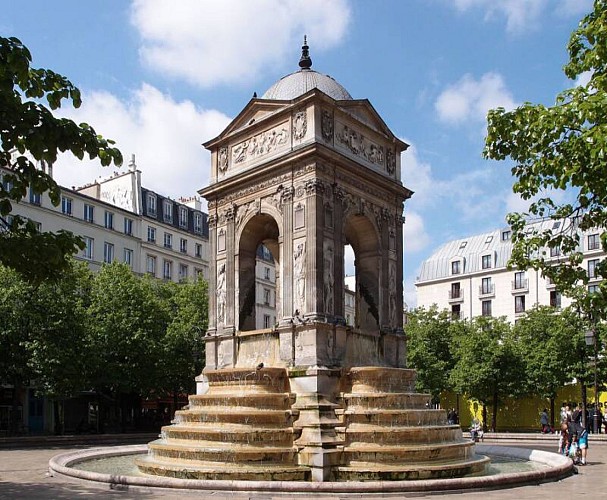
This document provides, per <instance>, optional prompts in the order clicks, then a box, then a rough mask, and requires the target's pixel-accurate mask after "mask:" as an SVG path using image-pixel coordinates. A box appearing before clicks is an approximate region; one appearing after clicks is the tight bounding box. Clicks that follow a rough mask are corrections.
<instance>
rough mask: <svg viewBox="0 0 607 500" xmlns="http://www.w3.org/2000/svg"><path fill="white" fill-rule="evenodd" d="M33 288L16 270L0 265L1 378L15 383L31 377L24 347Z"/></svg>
mask: <svg viewBox="0 0 607 500" xmlns="http://www.w3.org/2000/svg"><path fill="white" fill-rule="evenodd" d="M32 291H33V288H32V286H31V285H29V284H27V283H25V282H24V281H23V280H22V279H21V276H20V275H19V274H18V273H17V272H16V271H14V270H12V269H8V268H6V267H3V266H0V381H7V382H9V383H11V384H14V385H16V384H17V383H24V382H26V381H28V380H29V379H30V378H31V376H32V371H31V369H30V366H29V363H28V358H29V352H28V350H27V343H28V340H29V338H30V336H31V332H32V327H31V322H30V318H29V314H28V304H29V303H30V297H31V295H32Z"/></svg>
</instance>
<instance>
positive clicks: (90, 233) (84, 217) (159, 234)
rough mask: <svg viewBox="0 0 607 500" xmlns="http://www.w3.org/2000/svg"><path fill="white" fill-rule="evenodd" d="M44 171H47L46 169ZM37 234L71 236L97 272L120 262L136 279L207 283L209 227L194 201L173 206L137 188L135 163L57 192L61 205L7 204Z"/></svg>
mask: <svg viewBox="0 0 607 500" xmlns="http://www.w3.org/2000/svg"><path fill="white" fill-rule="evenodd" d="M49 172H50V170H49ZM13 214H15V215H20V216H22V217H26V218H28V219H30V220H33V221H34V222H36V223H37V224H38V225H39V228H40V230H41V231H52V232H55V231H58V230H60V229H63V230H67V231H71V232H73V233H74V234H76V235H78V236H81V237H82V238H83V239H84V242H85V245H86V247H85V249H84V250H83V251H82V252H80V253H79V254H77V255H76V256H75V257H76V258H77V259H79V260H84V261H86V262H88V263H89V265H90V267H91V269H93V270H98V269H99V268H100V267H101V266H102V265H103V264H104V263H110V262H113V261H119V262H125V263H126V264H128V265H129V266H130V267H131V269H133V271H134V272H135V273H137V274H140V275H141V274H146V273H147V274H151V275H153V276H155V277H157V278H161V279H167V280H173V281H180V280H183V279H188V278H190V279H193V278H195V277H197V276H199V275H202V276H203V277H205V278H207V279H208V269H209V265H208V247H209V226H208V217H207V214H205V213H203V212H202V209H201V203H200V200H199V199H198V198H196V197H192V198H181V199H179V200H178V201H175V200H172V199H170V198H168V197H166V196H163V195H160V194H158V193H155V192H153V191H151V190H149V189H146V188H144V187H142V186H141V171H140V170H138V169H137V166H136V164H135V158H134V156H133V158H132V159H131V162H130V164H129V167H128V169H126V170H125V171H122V172H115V173H114V174H112V175H111V176H109V177H107V178H101V179H97V180H95V181H94V182H92V183H90V184H87V185H86V186H82V187H78V188H76V187H72V188H71V189H69V188H66V187H61V203H60V205H59V206H54V205H53V204H52V203H51V201H50V199H49V197H48V196H47V195H46V194H43V195H38V194H35V193H33V192H30V193H29V194H28V196H27V197H26V198H25V199H24V200H22V201H21V202H20V203H16V204H14V205H13Z"/></svg>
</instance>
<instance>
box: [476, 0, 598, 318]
mask: <svg viewBox="0 0 607 500" xmlns="http://www.w3.org/2000/svg"><path fill="white" fill-rule="evenodd" d="M606 27H607V0H595V2H594V10H593V12H591V13H590V14H588V15H587V16H586V17H585V18H584V19H583V20H582V21H581V23H580V25H579V27H578V29H577V30H576V31H574V33H573V34H572V36H571V39H570V41H569V45H568V51H569V58H570V59H569V62H568V64H567V65H566V66H565V68H564V71H565V74H566V75H567V76H568V77H569V78H571V79H574V78H577V77H579V76H581V75H582V74H583V73H586V74H590V81H589V82H588V83H587V84H586V85H579V86H575V87H573V88H571V89H568V90H565V91H563V92H561V93H560V94H559V95H557V97H556V103H555V105H554V106H550V107H547V106H544V105H541V104H531V103H525V104H523V105H522V106H520V107H518V108H517V109H515V110H513V111H509V112H506V111H505V110H504V109H503V108H498V109H494V110H492V111H490V112H489V114H488V118H487V120H488V127H487V137H486V142H485V149H484V155H485V157H486V158H489V159H495V160H505V159H507V158H510V159H511V160H512V161H513V162H514V164H515V165H514V167H512V174H513V175H514V176H515V177H516V182H515V184H514V186H513V190H514V192H515V193H518V194H519V195H520V196H521V197H522V198H523V199H524V200H531V199H533V198H535V200H534V201H533V203H531V205H530V208H529V213H525V214H509V216H508V222H509V223H510V224H511V226H512V230H513V234H512V240H513V243H514V248H513V253H512V259H511V263H512V264H513V265H515V266H518V267H519V268H521V269H526V268H529V267H533V268H534V269H539V270H541V271H542V273H543V274H544V275H545V276H548V277H550V278H551V279H552V280H553V281H554V282H555V283H556V285H557V286H558V288H559V289H560V290H562V292H563V293H565V294H568V295H570V296H572V297H573V298H574V300H575V302H576V304H577V305H578V306H579V307H580V308H581V310H582V311H584V312H590V311H594V313H595V314H597V313H598V314H600V315H601V317H603V318H605V313H606V311H607V288H606V286H607V285H605V284H603V285H601V292H600V293H597V294H592V295H590V294H588V292H587V288H586V287H585V286H584V285H586V284H587V282H588V276H587V274H586V272H585V270H584V269H583V268H581V267H580V266H579V264H580V262H581V254H580V252H579V231H578V230H582V231H586V230H590V229H593V228H597V229H598V231H599V232H600V235H601V242H602V245H603V249H604V250H607V232H606V228H607V183H605V176H606V175H607V161H606V160H607V71H606V70H607V28H606ZM558 191H567V192H568V196H569V197H570V198H571V199H572V200H574V201H572V202H570V203H568V202H565V203H561V204H559V203H557V202H556V201H555V200H556V199H557V197H556V196H555V195H554V194H555V193H556V192H558ZM551 196H552V197H551ZM531 217H536V218H537V217H550V218H552V219H554V220H558V219H565V224H562V225H561V227H560V228H558V230H556V229H555V230H544V231H540V230H538V229H537V228H535V229H534V228H530V227H529V226H528V222H527V221H528V219H529V218H531ZM557 247H560V249H561V251H562V253H563V254H564V255H566V256H567V257H566V258H563V259H561V260H560V261H559V262H558V263H557V264H555V263H554V262H551V261H550V260H547V259H546V249H550V248H557ZM597 274H598V275H599V276H601V277H607V262H606V261H602V262H601V263H600V265H599V266H598V268H597Z"/></svg>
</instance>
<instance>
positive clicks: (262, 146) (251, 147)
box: [232, 124, 288, 164]
mask: <svg viewBox="0 0 607 500" xmlns="http://www.w3.org/2000/svg"><path fill="white" fill-rule="evenodd" d="M287 139H288V131H287V128H286V127H285V126H284V124H283V125H279V126H278V127H275V128H273V129H271V130H266V131H265V132H262V133H261V134H257V135H255V136H253V137H251V138H250V139H247V140H246V141H242V142H240V143H238V144H236V145H235V146H233V147H232V162H233V163H234V164H239V163H243V162H244V161H246V160H251V159H254V158H259V157H261V156H264V155H267V154H268V153H271V152H272V151H274V150H276V149H277V148H278V146H280V145H282V144H286V142H287Z"/></svg>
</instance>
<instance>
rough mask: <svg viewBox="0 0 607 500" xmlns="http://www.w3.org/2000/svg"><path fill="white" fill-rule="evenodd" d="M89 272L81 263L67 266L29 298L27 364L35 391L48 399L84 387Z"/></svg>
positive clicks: (86, 379) (88, 350) (69, 394)
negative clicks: (31, 326)
mask: <svg viewBox="0 0 607 500" xmlns="http://www.w3.org/2000/svg"><path fill="white" fill-rule="evenodd" d="M91 283H92V273H91V271H90V270H89V268H88V266H87V265H86V264H85V263H83V262H76V261H73V260H72V261H71V266H70V267H69V268H68V269H67V270H66V271H65V272H64V273H63V276H62V278H61V280H59V281H46V282H44V283H43V284H41V285H40V286H39V287H38V288H37V289H36V290H35V293H34V294H33V295H32V297H31V306H30V310H29V311H28V312H26V314H28V315H29V316H30V318H35V320H36V325H35V329H34V330H33V331H32V335H31V337H30V339H29V341H28V343H27V350H28V353H29V360H28V364H29V366H30V367H31V369H32V370H33V371H34V372H35V373H36V378H35V384H36V390H37V392H39V393H42V394H44V395H46V396H50V397H52V398H67V397H72V396H75V395H76V394H77V393H78V392H79V391H83V390H86V389H88V388H89V387H90V386H89V383H90V374H89V369H88V368H89V360H90V358H91V357H94V356H95V353H94V352H93V351H92V350H91V346H90V342H89V338H88V335H87V329H86V321H85V317H86V310H87V308H88V306H89V297H90V287H91Z"/></svg>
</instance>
